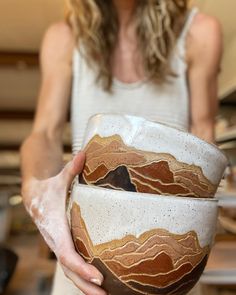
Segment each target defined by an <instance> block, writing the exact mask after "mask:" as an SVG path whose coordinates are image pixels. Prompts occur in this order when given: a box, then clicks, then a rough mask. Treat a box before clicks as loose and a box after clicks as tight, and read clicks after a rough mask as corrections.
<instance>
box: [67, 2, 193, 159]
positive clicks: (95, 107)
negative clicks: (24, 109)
mask: <svg viewBox="0 0 236 295" xmlns="http://www.w3.org/2000/svg"><path fill="white" fill-rule="evenodd" d="M197 12H198V9H197V8H193V9H192V10H191V11H190V12H189V15H188V18H187V20H186V22H185V25H184V28H183V30H182V33H181V34H180V37H179V39H178V41H177V44H176V49H175V51H174V53H173V56H172V59H171V66H172V69H173V71H174V73H175V74H177V76H176V77H171V78H170V82H168V83H165V84H163V85H153V84H151V83H149V82H147V81H145V80H144V81H139V82H135V83H123V82H121V81H118V80H117V79H114V81H113V93H112V94H111V93H108V92H106V91H105V90H103V89H102V87H100V86H99V85H97V84H96V73H95V72H94V71H93V70H92V69H91V68H90V67H89V66H88V65H87V64H86V61H85V59H84V58H83V57H82V56H81V54H80V53H79V51H78V50H77V49H76V50H75V52H74V58H73V86H72V103H71V122H72V150H73V154H75V153H77V152H78V151H79V150H80V149H81V146H82V141H83V137H84V132H85V129H86V125H87V122H88V119H89V118H90V117H91V116H93V115H95V114H98V113H119V114H129V115H135V116H141V117H144V118H146V119H148V120H151V121H155V122H160V123H164V124H168V125H170V126H173V127H176V128H178V129H181V130H185V131H189V127H190V110H189V107H190V102H189V91H188V85H187V77H186V72H187V64H186V61H185V41H186V36H187V33H188V30H189V27H190V25H191V23H192V20H193V18H194V16H195V14H196V13H197Z"/></svg>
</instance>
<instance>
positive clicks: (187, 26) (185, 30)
mask: <svg viewBox="0 0 236 295" xmlns="http://www.w3.org/2000/svg"><path fill="white" fill-rule="evenodd" d="M198 12H199V9H198V7H193V8H192V9H191V10H190V11H189V13H188V16H187V19H186V21H185V24H184V27H183V29H182V32H181V34H180V37H179V38H180V40H183V41H184V40H185V39H186V36H187V34H188V31H189V29H190V27H191V24H192V22H193V19H194V17H195V15H196V14H197V13H198Z"/></svg>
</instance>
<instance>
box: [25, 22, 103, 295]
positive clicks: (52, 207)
mask: <svg viewBox="0 0 236 295" xmlns="http://www.w3.org/2000/svg"><path fill="white" fill-rule="evenodd" d="M73 48H74V41H73V35H72V33H71V30H70V28H69V27H68V26H67V25H66V24H65V23H58V24H55V25H53V26H52V27H51V28H50V29H49V30H48V32H47V33H46V36H45V38H44V41H43V45H42V50H41V70H42V83H41V90H40V95H39V102H38V107H37V113H36V118H35V122H34V125H33V130H32V132H31V134H30V136H29V137H28V138H27V139H26V140H25V142H24V143H23V145H22V148H21V166H22V176H23V183H22V195H23V200H24V204H25V206H26V208H27V210H28V212H29V213H30V215H31V216H32V218H33V220H34V222H35V223H36V225H37V226H38V228H39V230H40V232H41V234H42V235H43V237H44V239H45V241H46V242H47V243H48V245H49V247H50V248H51V249H52V250H53V251H54V253H55V254H56V256H57V258H58V261H59V262H60V264H61V265H62V268H63V270H64V272H65V275H66V276H67V277H68V278H69V279H71V280H72V281H73V282H74V283H75V285H76V286H77V287H78V288H79V289H81V291H83V292H84V293H85V294H88V295H104V294H106V293H105V292H104V291H103V290H102V289H101V288H100V287H98V286H96V285H101V283H102V280H103V277H102V274H101V273H100V272H99V271H98V270H97V269H96V268H95V267H94V266H92V265H89V264H87V263H85V261H84V260H83V259H82V258H81V257H80V256H79V254H77V253H76V251H75V248H74V244H73V241H72V238H71V232H70V229H69V226H68V221H67V217H66V196H67V193H68V189H69V187H70V185H71V182H72V181H73V178H74V177H75V176H76V175H77V174H78V173H80V172H81V170H82V168H83V165H84V160H85V155H84V153H79V154H78V155H77V156H76V157H75V158H74V159H73V160H72V161H71V162H70V163H68V164H67V165H66V166H65V167H64V168H63V169H62V154H63V152H62V133H63V126H64V124H65V122H66V117H67V111H68V106H69V97H70V90H71V80H72V69H71V68H72V66H71V65H72V52H73ZM95 284H96V285H95Z"/></svg>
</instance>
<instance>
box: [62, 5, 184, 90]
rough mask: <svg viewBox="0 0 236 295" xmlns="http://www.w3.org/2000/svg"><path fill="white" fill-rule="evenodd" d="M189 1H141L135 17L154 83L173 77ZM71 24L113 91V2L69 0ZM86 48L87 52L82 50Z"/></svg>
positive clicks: (92, 63)
mask: <svg viewBox="0 0 236 295" xmlns="http://www.w3.org/2000/svg"><path fill="white" fill-rule="evenodd" d="M187 2H188V0H137V7H136V10H135V12H134V15H133V20H134V22H135V25H136V33H137V34H136V35H137V40H138V48H139V50H140V51H141V56H142V60H143V68H144V71H145V75H146V76H147V78H148V79H150V80H151V81H152V82H153V83H163V82H165V81H167V78H168V76H169V75H171V74H173V73H172V71H171V67H170V57H171V53H172V51H173V48H174V46H175V43H176V40H177V38H178V36H179V34H180V32H181V30H182V27H183V23H184V20H185V17H186V13H187ZM67 20H68V23H69V24H70V25H71V26H72V29H73V31H74V34H75V38H76V43H77V44H78V48H79V50H80V51H81V53H82V54H83V55H84V57H85V59H86V61H87V63H88V64H89V65H90V66H91V67H92V68H93V69H94V70H96V72H97V82H98V83H101V85H102V86H103V88H104V89H105V90H107V91H111V88H112V81H113V77H112V71H111V57H112V54H113V52H114V48H115V46H116V44H117V35H118V30H119V22H118V16H117V12H116V9H115V7H114V4H113V1H112V0H68V14H67ZM81 45H82V46H81ZM82 49H83V50H82Z"/></svg>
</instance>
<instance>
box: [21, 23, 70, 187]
mask: <svg viewBox="0 0 236 295" xmlns="http://www.w3.org/2000/svg"><path fill="white" fill-rule="evenodd" d="M59 32H60V34H59ZM72 50H73V39H72V36H71V33H70V31H69V28H67V27H66V26H65V25H64V24H63V23H62V24H55V25H53V26H52V27H51V28H50V29H49V30H48V31H47V33H46V35H45V38H44V41H43V44H42V48H41V55H40V63H41V74H42V75H41V76H42V78H41V79H42V80H41V89H40V94H39V101H38V106H37V112H36V118H35V121H34V125H33V129H32V132H31V134H30V136H29V137H28V138H27V139H26V140H25V142H24V144H23V145H22V148H21V158H22V174H23V188H24V186H25V185H27V183H28V182H30V180H31V178H32V177H36V178H38V179H45V178H47V177H51V176H54V175H56V174H57V173H58V172H59V171H60V170H61V168H62V132H63V126H64V124H65V121H66V116H67V111H68V104H69V94H70V88H71V56H72Z"/></svg>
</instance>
